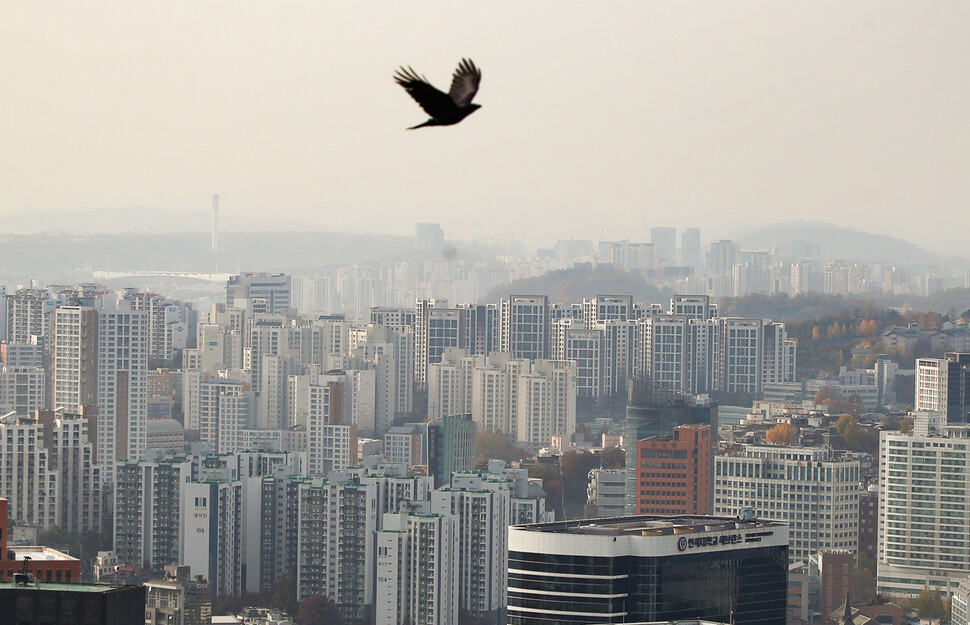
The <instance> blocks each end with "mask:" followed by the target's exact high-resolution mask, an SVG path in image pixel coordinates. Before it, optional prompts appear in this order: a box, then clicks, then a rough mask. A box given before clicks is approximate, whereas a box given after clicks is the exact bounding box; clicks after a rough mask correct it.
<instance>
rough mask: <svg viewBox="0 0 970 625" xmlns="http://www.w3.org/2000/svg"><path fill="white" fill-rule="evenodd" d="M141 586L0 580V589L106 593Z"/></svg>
mask: <svg viewBox="0 0 970 625" xmlns="http://www.w3.org/2000/svg"><path fill="white" fill-rule="evenodd" d="M129 588H141V586H116V585H114V584H61V583H57V582H36V583H35V582H31V583H30V584H28V585H26V586H18V585H17V584H15V583H14V582H0V591H4V590H15V589H16V590H46V591H55V590H56V591H62V592H90V593H107V592H115V591H119V590H127V589H129Z"/></svg>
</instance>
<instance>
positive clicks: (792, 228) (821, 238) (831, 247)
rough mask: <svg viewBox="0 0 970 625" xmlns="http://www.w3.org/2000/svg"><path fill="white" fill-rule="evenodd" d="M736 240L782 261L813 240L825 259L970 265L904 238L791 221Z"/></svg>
mask: <svg viewBox="0 0 970 625" xmlns="http://www.w3.org/2000/svg"><path fill="white" fill-rule="evenodd" d="M728 238H730V237H728ZM733 240H734V241H735V242H736V243H737V244H738V245H739V246H740V247H741V248H742V249H746V250H771V249H773V248H774V249H776V250H777V252H778V254H779V256H780V257H782V258H788V257H791V256H792V250H793V247H794V244H795V243H796V242H799V241H810V242H812V243H814V244H817V245H818V246H819V258H821V259H822V260H842V261H845V262H858V263H865V264H870V265H919V266H925V267H934V266H937V267H938V266H947V267H953V268H960V269H965V268H966V267H967V266H968V265H970V261H968V260H967V259H963V258H953V257H945V256H941V255H938V254H935V253H933V252H931V251H928V250H925V249H923V248H921V247H919V246H917V245H915V244H913V243H910V242H908V241H904V240H903V239H898V238H895V237H891V236H888V235H885V234H871V233H869V232H864V231H862V230H855V229H852V228H845V227H842V226H836V225H834V224H829V223H823V222H817V221H789V222H784V223H777V224H770V225H766V226H761V227H758V228H753V229H749V230H747V231H744V232H742V233H739V234H738V235H736V236H735V237H733Z"/></svg>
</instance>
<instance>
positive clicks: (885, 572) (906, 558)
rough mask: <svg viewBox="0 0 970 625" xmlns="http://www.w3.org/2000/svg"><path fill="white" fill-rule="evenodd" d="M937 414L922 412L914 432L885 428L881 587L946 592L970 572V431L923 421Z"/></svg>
mask: <svg viewBox="0 0 970 625" xmlns="http://www.w3.org/2000/svg"><path fill="white" fill-rule="evenodd" d="M930 416H931V415H928V414H926V413H923V414H919V413H917V415H916V427H915V428H914V432H912V433H908V434H901V433H899V432H882V433H881V434H880V439H879V449H880V450H881V452H880V455H881V462H880V463H879V547H878V553H879V560H878V566H879V574H878V577H877V579H876V586H877V590H878V591H879V592H884V593H888V594H902V595H916V594H919V592H920V591H921V590H922V589H923V588H924V587H929V589H930V590H937V591H939V592H941V593H944V594H945V593H948V592H954V591H956V590H957V587H958V585H959V584H960V582H961V581H962V580H964V579H965V578H966V577H967V576H968V575H970V535H968V534H967V531H966V528H967V527H970V482H968V478H967V466H968V464H970V454H968V451H967V450H968V447H970V437H968V434H967V429H966V427H964V426H962V425H961V426H958V427H947V426H945V425H942V424H941V425H940V426H939V427H937V428H934V429H935V430H936V431H937V432H938V433H930V431H929V428H927V427H926V426H925V425H923V427H920V425H921V424H920V421H925V420H927V419H928V418H929V417H930ZM935 416H936V420H937V421H939V422H942V421H943V415H942V414H938V415H935ZM917 432H921V433H917Z"/></svg>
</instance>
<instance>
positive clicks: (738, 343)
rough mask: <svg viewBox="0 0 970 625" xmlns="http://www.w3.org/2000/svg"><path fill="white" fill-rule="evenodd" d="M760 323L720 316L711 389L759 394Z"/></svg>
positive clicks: (762, 339) (762, 342) (761, 373)
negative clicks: (715, 364) (715, 362)
mask: <svg viewBox="0 0 970 625" xmlns="http://www.w3.org/2000/svg"><path fill="white" fill-rule="evenodd" d="M764 348H765V336H764V321H762V320H761V319H740V318H737V317H722V318H720V319H719V327H718V333H717V344H716V346H715V349H716V352H717V367H716V368H715V375H716V376H717V378H716V381H715V387H716V388H718V389H720V390H723V391H725V392H727V393H747V394H749V395H757V394H759V393H761V388H762V385H763V383H764V369H763V368H764Z"/></svg>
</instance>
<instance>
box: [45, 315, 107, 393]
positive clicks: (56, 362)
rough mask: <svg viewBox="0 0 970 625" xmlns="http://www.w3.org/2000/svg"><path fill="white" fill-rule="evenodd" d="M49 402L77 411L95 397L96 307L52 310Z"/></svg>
mask: <svg viewBox="0 0 970 625" xmlns="http://www.w3.org/2000/svg"><path fill="white" fill-rule="evenodd" d="M52 320H53V321H52V325H53V333H52V334H53V340H52V343H53V346H52V351H53V354H52V358H51V362H52V364H53V367H52V369H51V385H52V396H53V405H52V406H51V408H54V409H56V408H63V409H64V410H67V411H69V412H77V411H78V410H79V409H80V407H81V406H94V405H97V401H98V311H97V310H95V309H94V308H92V307H90V306H61V307H59V308H57V309H55V310H54V312H53V314H52Z"/></svg>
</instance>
